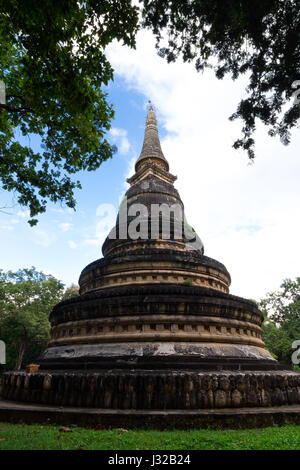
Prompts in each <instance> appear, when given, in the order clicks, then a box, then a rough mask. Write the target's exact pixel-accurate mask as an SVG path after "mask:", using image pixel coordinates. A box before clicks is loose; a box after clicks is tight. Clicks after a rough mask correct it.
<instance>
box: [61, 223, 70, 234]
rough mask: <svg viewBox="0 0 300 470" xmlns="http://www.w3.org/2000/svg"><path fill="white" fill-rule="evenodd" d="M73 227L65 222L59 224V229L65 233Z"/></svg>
mask: <svg viewBox="0 0 300 470" xmlns="http://www.w3.org/2000/svg"><path fill="white" fill-rule="evenodd" d="M72 227H73V224H70V223H69V222H63V223H61V224H59V228H60V229H61V230H62V231H63V232H68V231H69V230H70V229H71V228H72Z"/></svg>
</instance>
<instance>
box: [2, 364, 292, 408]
mask: <svg viewBox="0 0 300 470" xmlns="http://www.w3.org/2000/svg"><path fill="white" fill-rule="evenodd" d="M1 395H2V397H3V398H5V399H7V400H13V401H15V400H16V401H20V402H27V403H40V404H48V405H55V406H76V407H80V408H81V407H87V408H90V407H91V408H97V409H116V410H120V409H123V410H132V411H133V410H147V409H148V410H164V411H166V410H176V409H177V410H197V411H200V410H202V409H205V410H210V409H215V408H219V409H224V408H244V407H245V408H247V407H268V406H272V407H276V406H284V405H300V374H299V373H297V372H293V371H288V370H283V371H280V370H276V371H274V370H273V371H231V370H227V371H226V370H223V371H195V370H194V371H191V370H174V369H173V370H135V369H132V370H123V369H117V368H115V369H110V370H90V371H82V370H73V371H70V370H68V371H66V370H65V371H63V370H56V371H55V370H54V371H50V370H47V371H40V372H36V373H32V374H28V373H26V372H22V371H20V372H9V373H5V374H4V375H3V378H2V384H1Z"/></svg>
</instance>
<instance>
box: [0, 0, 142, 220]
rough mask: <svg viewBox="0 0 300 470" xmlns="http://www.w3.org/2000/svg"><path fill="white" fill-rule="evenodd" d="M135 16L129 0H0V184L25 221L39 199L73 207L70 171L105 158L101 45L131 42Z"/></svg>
mask: <svg viewBox="0 0 300 470" xmlns="http://www.w3.org/2000/svg"><path fill="white" fill-rule="evenodd" d="M137 21H138V16H137V9H136V8H135V7H134V6H132V5H131V2H130V0H121V1H120V0H118V1H117V0H101V1H99V0H86V1H82V0H60V1H59V2H56V1H52V0H43V1H42V2H37V1H35V0H25V1H24V0H0V80H1V81H2V82H4V84H5V87H6V102H5V103H3V102H2V103H0V183H1V185H0V187H2V189H4V190H7V191H14V192H15V193H16V194H17V201H18V203H19V204H21V205H23V206H27V207H29V209H30V217H31V219H30V221H29V222H30V224H31V225H34V224H35V223H36V222H37V219H35V218H34V217H35V216H36V215H37V214H39V213H42V212H44V211H45V210H46V205H47V200H50V201H53V202H57V201H61V202H64V203H66V205H67V206H69V207H71V208H74V206H75V199H74V190H75V188H80V187H81V186H80V182H79V181H76V180H75V181H74V180H73V179H72V175H73V174H74V173H77V172H79V171H80V170H87V171H93V170H95V169H97V168H98V167H99V166H100V164H101V163H102V162H103V161H105V160H107V159H108V158H110V157H111V156H112V154H113V152H114V147H113V146H111V145H110V144H109V142H108V141H107V140H106V138H105V133H106V132H107V131H108V130H109V128H110V122H111V120H112V118H113V115H114V111H113V108H112V106H111V105H110V104H109V103H108V102H107V95H106V93H104V92H103V91H102V88H103V85H107V84H108V82H109V80H111V79H112V78H113V70H112V67H111V65H110V63H109V62H108V61H107V59H106V57H105V53H104V49H105V47H106V46H107V45H108V44H109V43H110V42H111V41H112V40H113V39H117V40H119V41H122V42H123V43H124V44H126V45H128V46H131V47H134V45H135V33H136V31H137ZM32 134H36V135H37V136H38V138H39V139H40V143H41V147H42V148H43V151H41V152H39V151H35V150H34V149H33V147H32V146H31V145H30V136H31V135H32Z"/></svg>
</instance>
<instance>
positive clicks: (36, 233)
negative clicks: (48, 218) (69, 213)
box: [31, 227, 56, 247]
mask: <svg viewBox="0 0 300 470" xmlns="http://www.w3.org/2000/svg"><path fill="white" fill-rule="evenodd" d="M31 230H32V234H33V241H34V242H35V243H36V244H37V245H41V246H44V247H48V246H50V245H52V244H53V243H54V242H55V241H56V235H55V234H54V233H53V232H50V231H47V232H46V231H45V230H41V229H37V228H35V227H33V228H32V229H31Z"/></svg>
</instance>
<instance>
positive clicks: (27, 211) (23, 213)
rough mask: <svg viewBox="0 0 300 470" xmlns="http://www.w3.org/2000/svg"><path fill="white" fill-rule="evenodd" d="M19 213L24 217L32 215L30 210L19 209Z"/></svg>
mask: <svg viewBox="0 0 300 470" xmlns="http://www.w3.org/2000/svg"><path fill="white" fill-rule="evenodd" d="M17 215H18V216H19V217H22V219H25V218H28V217H29V216H30V211H29V210H24V211H19V212H17Z"/></svg>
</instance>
